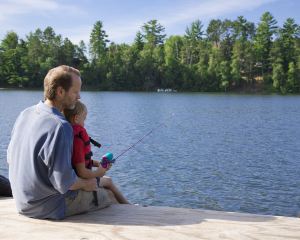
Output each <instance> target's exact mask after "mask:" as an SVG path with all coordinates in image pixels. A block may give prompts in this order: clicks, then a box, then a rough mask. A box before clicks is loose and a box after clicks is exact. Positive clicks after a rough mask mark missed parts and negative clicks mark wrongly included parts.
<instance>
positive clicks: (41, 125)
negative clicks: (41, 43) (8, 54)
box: [7, 65, 115, 219]
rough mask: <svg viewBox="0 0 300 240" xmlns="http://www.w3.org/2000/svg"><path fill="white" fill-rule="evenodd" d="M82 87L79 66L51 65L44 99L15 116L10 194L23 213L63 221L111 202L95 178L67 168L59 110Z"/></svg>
mask: <svg viewBox="0 0 300 240" xmlns="http://www.w3.org/2000/svg"><path fill="white" fill-rule="evenodd" d="M80 89H81V78H80V72H79V71H78V70H77V69H75V68H72V67H69V66H65V65H63V66H59V67H56V68H53V69H51V70H50V71H49V72H48V74H47V75H46V77H45V79H44V98H45V101H44V102H39V103H38V104H37V105H34V106H32V107H29V108H27V109H25V110H24V111H23V112H21V113H20V115H19V116H18V118H17V120H16V123H15V125H14V128H13V131H12V136H11V141H10V143H9V146H8V150H7V162H8V164H9V180H10V183H11V187H12V193H13V197H14V199H15V202H16V206H17V210H18V211H19V213H21V214H23V215H26V216H28V217H34V218H41V219H44V218H48V219H63V218H64V217H66V216H70V215H74V214H78V213H81V212H86V211H89V210H94V209H96V208H104V207H107V206H109V205H110V204H111V202H112V201H113V202H115V199H113V198H111V197H112V196H111V195H109V193H108V192H106V190H104V189H103V188H97V186H96V179H89V180H84V179H80V178H77V177H76V174H75V172H74V170H73V169H72V166H71V155H72V148H73V145H72V144H73V132H72V127H71V125H70V124H69V123H68V122H67V121H66V119H65V117H64V116H63V114H62V111H63V110H64V109H72V108H74V106H75V103H76V101H77V100H78V99H79V98H80ZM95 190H97V194H98V197H97V198H98V201H99V202H98V203H97V204H94V203H93V201H94V198H93V194H92V191H95ZM96 205H97V206H96Z"/></svg>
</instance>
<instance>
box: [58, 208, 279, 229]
mask: <svg viewBox="0 0 300 240" xmlns="http://www.w3.org/2000/svg"><path fill="white" fill-rule="evenodd" d="M209 219H215V220H224V221H236V222H266V221H272V220H275V219H276V217H273V216H263V215H253V214H247V213H232V212H222V211H211V210H200V209H186V208H171V207H151V206H149V207H142V206H135V205H127V204H126V205H124V204H114V205H112V206H110V207H108V208H105V209H102V210H97V211H93V212H88V213H84V214H79V215H75V216H71V217H68V218H66V219H65V220H63V222H73V223H88V224H104V225H125V226H126V225H127V226H177V225H192V224H199V223H201V222H204V221H207V220H209Z"/></svg>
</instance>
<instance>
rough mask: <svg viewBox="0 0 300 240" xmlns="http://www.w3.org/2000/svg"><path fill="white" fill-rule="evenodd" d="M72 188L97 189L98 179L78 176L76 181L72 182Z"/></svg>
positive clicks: (89, 190)
mask: <svg viewBox="0 0 300 240" xmlns="http://www.w3.org/2000/svg"><path fill="white" fill-rule="evenodd" d="M69 189H70V190H79V189H82V190H84V191H88V192H91V191H96V189H97V180H96V178H91V179H82V178H77V180H76V181H75V183H73V184H72V186H71V187H70V188H69Z"/></svg>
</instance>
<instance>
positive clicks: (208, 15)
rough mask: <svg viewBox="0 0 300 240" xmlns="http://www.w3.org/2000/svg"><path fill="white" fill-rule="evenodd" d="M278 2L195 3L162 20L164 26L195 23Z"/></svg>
mask: <svg viewBox="0 0 300 240" xmlns="http://www.w3.org/2000/svg"><path fill="white" fill-rule="evenodd" d="M274 1H277V0H226V1H225V0H210V1H205V2H203V1H202V2H201V3H199V4H197V5H196V4H195V3H193V4H192V5H191V6H186V7H185V8H183V9H182V10H181V11H180V12H179V13H176V14H172V15H167V17H163V18H161V19H160V22H161V23H162V24H163V25H164V26H166V27H167V26H170V25H174V24H177V23H180V22H184V21H188V20H190V21H194V20H196V19H200V20H201V19H213V18H216V17H221V16H222V15H225V14H230V13H237V14H239V13H240V12H241V11H249V10H253V9H255V8H258V7H260V6H262V5H264V4H267V3H270V2H274Z"/></svg>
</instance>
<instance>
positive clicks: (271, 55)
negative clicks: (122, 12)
mask: <svg viewBox="0 0 300 240" xmlns="http://www.w3.org/2000/svg"><path fill="white" fill-rule="evenodd" d="M299 36H300V27H299V25H298V24H297V23H296V22H295V20H294V19H292V18H288V19H286V21H285V22H284V24H283V26H282V27H279V26H278V24H277V21H276V19H275V18H274V17H273V16H272V14H271V13H270V12H265V13H264V14H263V15H262V16H261V18H260V21H259V23H258V24H257V25H255V24H254V23H252V22H249V21H247V20H246V19H245V18H244V17H243V16H239V17H237V19H236V20H228V19H225V20H220V19H213V20H211V21H210V22H209V24H208V27H207V28H206V30H205V29H204V28H203V24H202V22H201V21H200V20H196V21H194V22H192V23H191V24H190V26H187V28H186V30H185V34H184V35H183V36H179V35H176V36H170V37H168V38H167V37H166V34H165V28H164V27H163V26H162V25H161V24H160V23H159V22H158V21H157V20H150V21H148V22H147V23H145V24H144V25H143V26H142V27H141V29H140V30H138V31H137V33H136V36H135V39H134V41H133V43H132V44H125V43H123V44H116V43H114V42H111V41H110V40H109V37H108V35H107V34H106V31H105V30H104V27H103V23H102V22H101V21H97V22H96V23H95V24H94V26H93V29H92V32H91V34H90V39H89V43H88V45H86V44H85V43H84V42H83V41H80V43H79V44H73V43H72V42H71V41H70V40H69V39H68V38H63V37H62V36H61V35H60V34H56V33H55V31H54V30H53V28H51V27H47V28H46V29H44V30H41V29H37V30H36V31H35V32H30V33H29V34H28V35H27V36H26V37H25V39H21V38H20V37H19V36H18V34H17V33H16V32H13V31H12V32H8V33H7V34H6V36H5V37H4V39H3V40H2V41H1V44H0V87H22V88H41V87H42V86H43V79H44V76H45V75H46V73H47V71H48V70H49V69H50V68H52V67H55V66H58V65H61V64H66V65H70V66H75V67H77V68H78V69H79V70H80V71H81V73H82V79H83V82H84V87H85V88H88V89H98V90H113V91H121V90H126V91H153V90H156V89H157V88H171V89H176V90H177V91H205V92H210V91H211V92H221V91H223V92H224V91H225V92H226V91H256V92H257V91H267V92H281V93H299V92H300V54H299V53H300V40H299Z"/></svg>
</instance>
